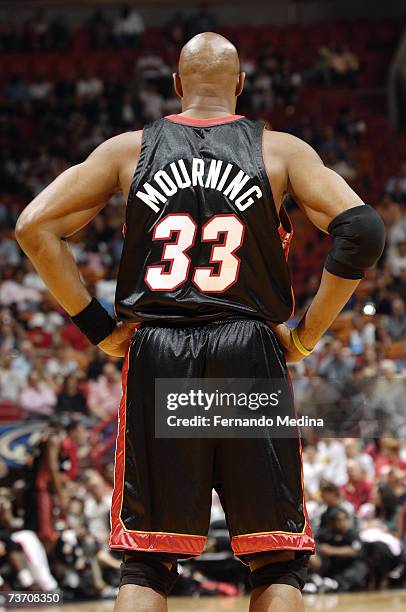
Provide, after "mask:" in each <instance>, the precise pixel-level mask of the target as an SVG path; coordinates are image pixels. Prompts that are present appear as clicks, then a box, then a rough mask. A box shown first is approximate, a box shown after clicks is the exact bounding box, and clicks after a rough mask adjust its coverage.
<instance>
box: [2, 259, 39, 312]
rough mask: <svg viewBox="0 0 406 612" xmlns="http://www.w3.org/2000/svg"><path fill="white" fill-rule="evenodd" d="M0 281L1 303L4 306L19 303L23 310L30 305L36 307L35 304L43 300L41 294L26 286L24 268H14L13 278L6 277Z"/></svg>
mask: <svg viewBox="0 0 406 612" xmlns="http://www.w3.org/2000/svg"><path fill="white" fill-rule="evenodd" d="M3 279H4V280H3V281H2V282H1V283H0V304H1V305H2V306H11V304H17V305H18V306H19V308H20V309H21V310H24V309H26V308H28V307H31V308H35V305H36V304H38V303H39V302H40V301H41V294H40V293H39V292H38V291H37V290H35V289H30V288H29V287H24V284H23V280H24V270H23V269H22V268H17V269H16V270H14V274H13V277H12V278H10V277H9V278H4V276H3Z"/></svg>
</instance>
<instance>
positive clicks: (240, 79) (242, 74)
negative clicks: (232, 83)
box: [235, 72, 245, 98]
mask: <svg viewBox="0 0 406 612" xmlns="http://www.w3.org/2000/svg"><path fill="white" fill-rule="evenodd" d="M244 83H245V72H240V74H239V75H238V81H237V87H236V90H235V95H236V97H237V98H238V96H239V95H240V94H241V92H242V90H243V89H244Z"/></svg>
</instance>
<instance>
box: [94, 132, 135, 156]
mask: <svg viewBox="0 0 406 612" xmlns="http://www.w3.org/2000/svg"><path fill="white" fill-rule="evenodd" d="M141 144H142V130H136V131H133V132H123V133H121V134H117V136H112V138H109V139H108V140H105V141H104V142H103V143H102V144H101V145H100V147H99V148H103V149H104V151H105V152H106V153H109V154H111V155H114V156H115V157H116V156H120V155H124V156H125V157H127V156H128V154H129V153H133V154H134V153H135V154H137V153H139V152H140V150H141ZM116 159H117V157H116Z"/></svg>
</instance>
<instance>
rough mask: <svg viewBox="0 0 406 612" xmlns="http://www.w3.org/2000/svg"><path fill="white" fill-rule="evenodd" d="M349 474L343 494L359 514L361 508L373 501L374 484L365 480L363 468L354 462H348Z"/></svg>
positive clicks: (342, 490)
mask: <svg viewBox="0 0 406 612" xmlns="http://www.w3.org/2000/svg"><path fill="white" fill-rule="evenodd" d="M347 473H348V482H347V483H346V484H345V485H344V486H343V487H342V489H341V493H342V496H343V498H344V499H346V500H347V501H349V502H350V503H351V504H352V505H353V507H354V510H355V512H357V511H358V509H359V508H360V506H362V505H363V504H366V503H369V502H370V501H371V497H372V488H373V484H372V482H371V481H370V480H367V479H366V478H365V474H364V472H363V471H362V469H361V467H360V466H359V465H358V463H357V462H356V461H354V460H350V461H348V463H347Z"/></svg>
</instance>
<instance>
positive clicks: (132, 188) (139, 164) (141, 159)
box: [126, 126, 148, 207]
mask: <svg viewBox="0 0 406 612" xmlns="http://www.w3.org/2000/svg"><path fill="white" fill-rule="evenodd" d="M147 128H148V126H145V127H144V128H143V130H142V134H141V149H140V156H139V158H138V162H137V165H136V166H135V169H134V174H133V178H132V180H131V185H130V190H129V192H128V197H127V202H126V207H127V206H128V205H129V204H130V203H131V202H132V200H133V198H134V192H135V190H136V189H137V187H138V183H139V179H140V174H141V171H142V169H143V167H144V161H145V151H146V138H145V132H146V130H147Z"/></svg>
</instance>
